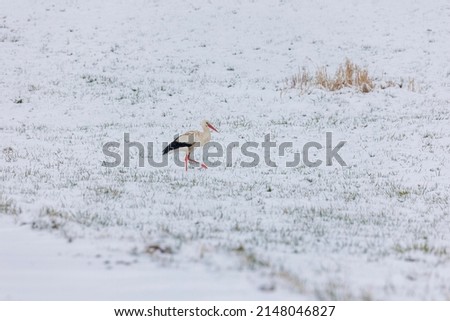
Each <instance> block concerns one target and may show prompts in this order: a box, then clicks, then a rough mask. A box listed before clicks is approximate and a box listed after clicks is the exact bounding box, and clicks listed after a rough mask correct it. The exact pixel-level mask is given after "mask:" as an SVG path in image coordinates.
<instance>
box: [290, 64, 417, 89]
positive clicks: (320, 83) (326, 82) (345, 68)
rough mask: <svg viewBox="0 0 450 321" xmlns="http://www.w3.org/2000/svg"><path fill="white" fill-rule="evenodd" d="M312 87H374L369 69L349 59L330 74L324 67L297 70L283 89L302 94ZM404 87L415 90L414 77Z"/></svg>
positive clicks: (395, 84) (383, 85)
mask: <svg viewBox="0 0 450 321" xmlns="http://www.w3.org/2000/svg"><path fill="white" fill-rule="evenodd" d="M403 86H404V84H403V81H402V82H400V83H397V82H394V81H387V82H384V83H383V84H381V85H379V87H380V88H381V89H385V88H388V87H399V88H402V87H403ZM312 88H321V89H324V90H328V91H337V90H341V89H343V88H354V89H356V90H357V91H359V92H362V93H368V92H371V91H373V90H374V89H375V88H376V85H375V79H374V78H373V77H372V76H371V75H369V71H368V70H367V69H366V68H363V67H361V66H359V65H357V64H355V63H353V62H352V61H350V60H349V59H346V60H345V62H344V63H343V64H341V65H339V67H338V69H337V70H336V72H335V73H334V74H332V75H330V74H328V71H327V68H326V67H319V68H317V69H316V72H315V73H314V74H313V75H312V74H310V73H309V71H308V70H307V69H306V68H303V69H301V70H299V72H298V73H297V74H296V75H294V76H292V77H291V78H288V79H286V86H285V89H298V90H300V92H301V93H302V94H303V93H305V92H307V91H309V90H311V89H312ZM406 88H407V89H408V90H411V91H416V89H417V85H416V84H415V81H414V79H410V80H409V81H408V83H407V84H406Z"/></svg>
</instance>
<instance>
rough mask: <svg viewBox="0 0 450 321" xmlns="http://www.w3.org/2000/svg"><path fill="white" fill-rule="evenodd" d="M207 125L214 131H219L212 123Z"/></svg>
mask: <svg viewBox="0 0 450 321" xmlns="http://www.w3.org/2000/svg"><path fill="white" fill-rule="evenodd" d="M208 127H209V128H211V129H212V130H214V131H215V132H216V133H218V132H219V131H218V130H217V129H215V128H214V126H213V125H211V124H208Z"/></svg>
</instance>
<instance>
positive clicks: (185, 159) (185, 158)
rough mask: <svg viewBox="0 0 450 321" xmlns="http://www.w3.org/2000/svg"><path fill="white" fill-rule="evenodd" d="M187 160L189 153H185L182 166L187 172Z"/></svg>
mask: <svg viewBox="0 0 450 321" xmlns="http://www.w3.org/2000/svg"><path fill="white" fill-rule="evenodd" d="M188 160H189V154H186V156H185V157H184V168H185V170H186V172H187V166H188Z"/></svg>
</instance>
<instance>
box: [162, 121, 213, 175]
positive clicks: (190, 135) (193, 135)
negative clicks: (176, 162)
mask: <svg viewBox="0 0 450 321" xmlns="http://www.w3.org/2000/svg"><path fill="white" fill-rule="evenodd" d="M202 128H203V131H202V132H201V131H198V130H191V131H188V132H186V133H184V134H183V135H180V136H178V137H177V138H175V140H174V141H173V142H171V143H170V144H169V145H168V146H167V147H166V148H164V150H163V155H164V154H167V153H169V152H170V151H172V150H179V151H182V152H184V153H185V154H186V156H185V157H184V166H185V169H186V171H187V166H188V162H192V163H196V164H198V163H199V162H197V161H196V160H194V159H192V158H191V157H190V155H191V153H192V152H193V151H194V148H195V147H197V146H203V145H205V144H206V143H207V142H209V141H210V140H211V130H210V129H212V130H214V131H215V132H217V133H218V131H217V129H216V128H215V127H214V126H213V125H211V123H210V122H209V121H207V120H204V121H202ZM200 165H201V167H202V168H205V169H206V168H208V167H207V166H206V165H205V164H203V163H201V164H200Z"/></svg>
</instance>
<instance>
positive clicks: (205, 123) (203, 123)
mask: <svg viewBox="0 0 450 321" xmlns="http://www.w3.org/2000/svg"><path fill="white" fill-rule="evenodd" d="M202 127H203V128H206V127H208V128H210V129H212V130H214V131H215V132H216V133H218V132H219V131H218V130H217V129H216V128H215V127H214V126H213V125H212V124H211V123H210V122H209V121H207V120H204V121H202Z"/></svg>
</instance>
